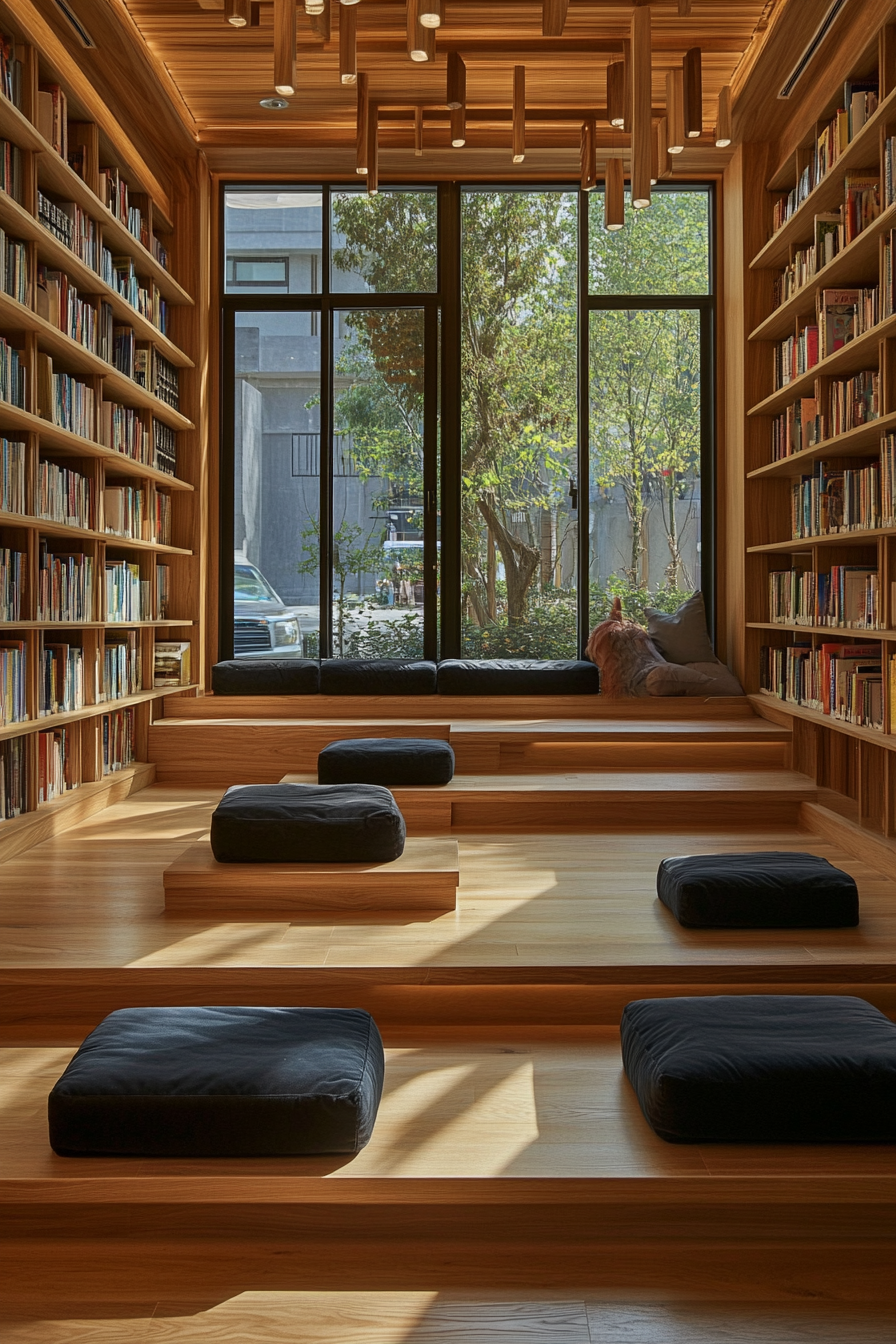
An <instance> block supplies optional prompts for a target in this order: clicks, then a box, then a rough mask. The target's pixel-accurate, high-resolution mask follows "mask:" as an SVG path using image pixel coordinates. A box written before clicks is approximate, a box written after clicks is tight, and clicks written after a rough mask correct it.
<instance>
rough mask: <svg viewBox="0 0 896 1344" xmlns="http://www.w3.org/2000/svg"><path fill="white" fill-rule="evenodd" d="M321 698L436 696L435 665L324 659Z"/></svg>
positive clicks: (392, 659)
mask: <svg viewBox="0 0 896 1344" xmlns="http://www.w3.org/2000/svg"><path fill="white" fill-rule="evenodd" d="M320 691H321V695H435V693H436V665H435V663H426V662H415V661H413V660H411V659H406V658H405V659H402V658H370V659H363V658H325V659H324V661H323V662H322V663H321V665H320Z"/></svg>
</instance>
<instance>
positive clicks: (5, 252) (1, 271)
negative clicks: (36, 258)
mask: <svg viewBox="0 0 896 1344" xmlns="http://www.w3.org/2000/svg"><path fill="white" fill-rule="evenodd" d="M28 279H29V277H28V244H27V243H23V242H21V241H20V240H19V239H18V238H10V237H9V236H8V235H7V234H6V233H5V232H4V230H3V229H0V289H2V290H3V293H4V294H8V295H9V296H10V298H12V299H17V300H18V302H19V303H24V304H25V306H26V307H27V306H28V304H30V302H31V286H30V284H29V283H28Z"/></svg>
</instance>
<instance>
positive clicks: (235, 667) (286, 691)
mask: <svg viewBox="0 0 896 1344" xmlns="http://www.w3.org/2000/svg"><path fill="white" fill-rule="evenodd" d="M212 690H213V691H214V693H215V695H317V693H318V691H319V690H320V664H319V663H316V662H313V661H312V660H311V659H310V658H231V659H230V660H229V661H228V662H224V663H215V665H214V667H213V668H212Z"/></svg>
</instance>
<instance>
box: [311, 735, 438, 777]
mask: <svg viewBox="0 0 896 1344" xmlns="http://www.w3.org/2000/svg"><path fill="white" fill-rule="evenodd" d="M453 775H454V752H453V751H452V749H451V746H450V744H449V743H448V742H443V741H442V740H441V739H440V738H436V737H354V738H349V739H348V740H346V741H344V742H331V743H330V745H329V746H328V747H324V749H323V751H322V752H321V753H320V755H319V756H318V758H317V780H318V783H319V784H354V783H357V784H385V785H387V786H389V785H392V786H394V785H397V784H447V783H448V781H449V780H450V779H451V778H452V777H453Z"/></svg>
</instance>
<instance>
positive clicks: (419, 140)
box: [414, 103, 423, 159]
mask: <svg viewBox="0 0 896 1344" xmlns="http://www.w3.org/2000/svg"><path fill="white" fill-rule="evenodd" d="M414 154H415V156H416V157H417V158H418V159H422V158H423V108H422V107H421V106H420V105H419V103H418V105H417V106H416V107H415V108H414Z"/></svg>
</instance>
